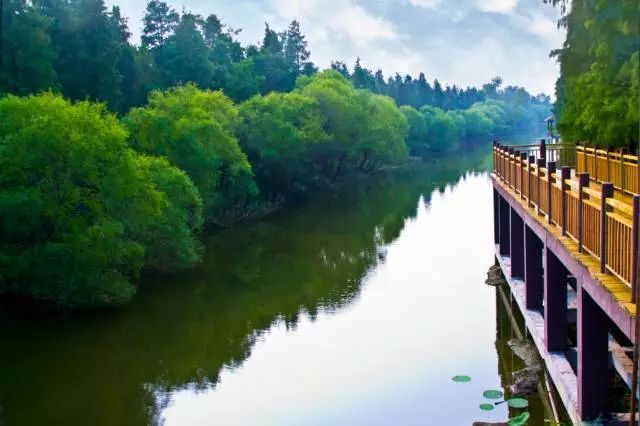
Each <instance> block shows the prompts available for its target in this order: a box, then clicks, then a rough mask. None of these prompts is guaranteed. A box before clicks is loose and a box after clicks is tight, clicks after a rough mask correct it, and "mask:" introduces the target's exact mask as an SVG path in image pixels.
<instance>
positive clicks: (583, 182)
mask: <svg viewBox="0 0 640 426" xmlns="http://www.w3.org/2000/svg"><path fill="white" fill-rule="evenodd" d="M587 187H589V173H580V174H579V175H578V252H579V253H582V244H583V242H584V235H583V232H584V224H583V217H584V210H583V204H584V203H583V202H584V192H583V191H582V189H583V188H587Z"/></svg>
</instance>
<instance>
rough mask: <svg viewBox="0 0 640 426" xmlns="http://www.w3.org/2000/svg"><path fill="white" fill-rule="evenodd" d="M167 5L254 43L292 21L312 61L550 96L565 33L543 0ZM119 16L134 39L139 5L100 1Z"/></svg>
mask: <svg viewBox="0 0 640 426" xmlns="http://www.w3.org/2000/svg"><path fill="white" fill-rule="evenodd" d="M167 2H168V3H169V4H170V5H171V6H173V7H174V8H175V9H176V10H178V11H181V10H183V9H184V10H187V11H191V12H193V13H198V14H201V15H204V16H206V15H209V14H212V13H214V14H216V15H218V17H220V18H221V19H222V21H223V22H224V23H225V24H227V25H228V26H229V27H231V28H234V29H241V30H242V32H241V33H240V35H239V38H240V40H241V41H242V42H243V44H247V43H253V44H255V43H258V42H259V41H260V40H261V39H262V36H263V33H264V25H265V22H268V23H269V25H270V26H271V28H273V29H275V30H277V31H281V30H284V29H285V28H286V27H287V25H288V23H289V22H290V21H291V20H293V19H297V20H298V21H299V22H300V25H301V28H302V31H303V33H304V34H305V36H306V37H307V40H308V42H309V49H310V51H311V60H312V61H313V62H314V63H316V65H318V66H319V67H320V68H328V67H329V66H330V64H331V61H343V62H346V63H347V64H348V65H349V67H350V68H352V66H353V63H354V62H355V60H356V58H358V57H360V58H361V63H362V65H363V66H365V67H367V68H371V69H373V70H377V69H378V68H380V69H382V70H383V71H384V73H385V75H386V76H389V75H395V73H396V72H398V73H400V74H402V75H404V74H407V73H409V74H411V75H414V76H417V75H418V74H419V73H420V72H424V73H425V75H426V76H427V79H428V80H429V81H432V80H434V79H436V78H437V79H438V80H439V81H440V82H441V83H446V84H450V85H453V84H455V85H457V86H462V87H466V86H478V87H479V86H481V85H482V84H484V83H486V82H488V81H489V80H491V78H493V77H495V76H500V77H502V78H503V79H504V82H505V84H508V85H517V86H523V87H525V88H526V89H527V90H529V91H530V92H531V93H534V94H537V93H541V92H542V93H546V94H548V95H551V96H553V92H554V85H555V81H556V79H557V77H558V73H559V68H558V65H557V63H556V61H555V60H554V59H553V58H550V57H549V52H550V51H551V50H553V49H557V48H559V47H561V45H562V42H563V41H564V38H565V33H564V31H563V30H560V29H558V28H557V25H556V22H557V21H558V19H559V17H560V12H559V10H558V9H554V8H553V7H551V6H549V5H547V4H544V3H543V0H377V1H371V0H168V1H167ZM109 3H110V4H116V5H119V6H120V7H121V8H122V10H123V12H124V14H125V15H126V16H127V17H128V18H129V26H130V29H131V31H132V33H133V35H134V39H133V41H134V42H136V43H138V41H139V37H140V32H141V27H142V24H141V22H142V17H143V15H144V8H145V6H146V2H145V1H143V0H110V1H109Z"/></svg>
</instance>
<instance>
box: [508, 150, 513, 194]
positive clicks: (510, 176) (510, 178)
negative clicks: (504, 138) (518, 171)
mask: <svg viewBox="0 0 640 426" xmlns="http://www.w3.org/2000/svg"><path fill="white" fill-rule="evenodd" d="M511 154H513V148H508V149H507V168H508V170H509V172H508V173H507V184H508V185H509V188H511V186H512V184H513V169H512V168H511Z"/></svg>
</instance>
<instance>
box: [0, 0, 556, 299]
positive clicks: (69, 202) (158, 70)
mask: <svg viewBox="0 0 640 426" xmlns="http://www.w3.org/2000/svg"><path fill="white" fill-rule="evenodd" d="M8 4H9V6H8V7H9V8H10V9H11V8H13V9H14V10H13V12H12V13H13V14H12V15H11V16H12V19H11V22H8V23H6V24H7V25H5V26H4V28H5V30H4V32H3V35H2V37H3V38H4V39H3V42H4V45H5V46H7V47H6V48H5V49H4V50H3V54H2V55H0V56H2V57H3V58H2V63H4V64H7V63H12V64H14V66H13V68H12V67H3V68H2V74H0V117H2V120H1V121H0V294H4V295H14V296H19V297H26V298H32V299H34V300H39V301H44V302H46V303H50V304H52V305H55V306H58V307H61V308H65V309H72V310H74V309H86V308H97V307H107V306H117V305H122V304H125V303H127V302H128V301H129V300H130V299H131V298H132V297H133V295H134V294H135V291H136V282H137V281H138V278H139V276H140V274H141V273H142V272H143V271H145V272H146V271H152V272H157V273H167V272H171V271H176V270H181V269H184V268H189V267H191V266H192V265H194V264H196V263H197V262H198V261H199V260H200V258H201V256H202V250H203V248H202V244H201V242H200V235H201V234H202V232H203V230H204V229H206V228H211V227H216V226H229V225H230V224H233V223H236V222H238V221H240V220H244V219H247V218H251V217H258V216H263V215H265V214H268V213H270V212H271V211H273V210H275V209H277V208H279V207H281V206H284V205H286V204H287V202H289V201H291V200H295V199H299V198H304V197H308V196H309V195H310V194H311V193H313V192H316V191H319V190H322V189H326V188H331V187H332V186H333V185H336V184H337V183H339V182H341V181H342V180H344V179H345V178H346V177H347V176H350V175H353V174H362V175H370V174H372V173H375V172H377V171H379V170H383V169H388V168H393V167H399V166H401V165H403V164H406V163H407V162H409V161H410V159H411V158H422V159H424V160H427V161H430V160H432V159H434V158H439V157H444V156H447V155H451V154H454V153H457V152H462V151H467V150H471V149H474V148H479V147H482V146H484V145H486V146H487V147H489V141H490V140H491V139H494V138H499V139H507V138H511V137H514V136H515V135H517V136H519V137H521V136H522V135H524V134H534V133H537V134H540V133H541V132H542V131H543V130H542V129H543V128H544V127H543V123H542V120H543V118H544V117H546V115H548V112H549V110H550V103H549V98H548V97H546V96H544V95H537V96H532V95H530V94H529V93H527V92H526V90H524V89H522V88H519V87H513V86H507V87H504V88H503V87H502V80H501V79H500V78H495V79H494V80H493V81H492V82H490V83H488V84H486V85H485V86H483V88H482V89H476V88H467V89H464V90H461V89H458V88H456V87H455V86H453V87H447V88H446V89H443V88H442V87H441V86H440V84H439V83H438V82H437V80H436V81H435V82H434V85H433V87H432V86H431V85H430V84H429V83H428V82H426V79H425V78H424V74H421V76H420V78H418V79H416V80H413V79H412V78H411V77H409V76H406V77H404V78H402V77H400V78H398V77H399V76H397V77H396V78H395V79H393V78H392V79H389V80H387V81H385V80H384V78H383V77H382V73H381V72H378V73H375V74H374V73H372V72H371V71H369V70H366V69H364V68H362V67H361V66H360V61H357V62H356V65H355V67H354V70H353V72H349V70H348V69H347V68H346V66H345V65H344V64H342V63H334V64H333V66H332V69H330V70H325V71H318V70H317V68H316V67H315V65H313V64H312V63H311V62H309V61H308V58H309V52H308V51H307V49H306V41H305V40H304V36H303V35H302V33H301V32H300V28H299V25H298V24H297V22H295V21H294V22H292V24H291V25H290V26H289V28H288V30H287V31H285V32H283V33H277V32H275V31H273V30H272V29H271V28H269V26H268V25H267V27H266V29H265V37H264V40H263V41H262V43H261V44H260V45H258V46H247V47H243V46H241V45H240V43H238V42H237V41H236V40H235V36H236V35H237V32H236V31H235V30H231V29H229V28H226V27H225V26H224V25H223V24H222V23H221V21H220V20H219V19H218V18H217V17H216V16H215V15H210V16H209V17H207V18H202V17H200V16H196V15H193V14H191V13H188V12H183V13H182V15H178V14H177V13H176V12H175V11H173V10H172V9H171V8H169V7H168V6H167V5H166V4H164V3H162V2H158V1H151V2H149V3H148V7H147V14H146V16H145V20H144V23H145V30H144V33H143V38H142V44H141V46H139V47H136V46H133V45H131V44H130V43H129V37H130V35H129V33H128V29H127V25H126V19H125V18H123V17H122V16H121V15H120V12H119V9H118V8H117V7H114V8H113V9H112V10H111V11H107V9H106V7H105V5H104V3H103V2H102V0H90V1H86V2H83V3H82V4H80V3H76V2H67V1H63V0H60V1H51V2H46V3H42V4H40V3H34V5H31V4H29V3H24V2H21V1H18V0H9V2H8ZM12 37H13V38H12ZM12 40H13V41H14V43H13V44H11V43H12ZM18 41H20V43H18ZM29 43H36V44H34V45H30V44H29ZM83 49H84V50H83ZM96 50H100V51H103V52H106V53H113V55H112V56H109V55H107V54H105V55H102V56H100V58H99V59H100V61H98V58H97V57H96V56H95V54H94V52H95V51H96ZM47 52H49V53H47ZM70 52H73V53H74V54H70ZM82 52H85V53H86V54H85V55H83V54H81V53H82ZM114 52H115V53H114ZM70 61H71V62H73V63H70ZM126 64H128V66H125V65H126ZM7 70H8V71H7ZM78 70H81V71H78ZM87 78H88V80H87ZM96 82H98V83H96ZM134 83H135V84H134ZM127 85H129V86H127ZM96 90H97V91H96ZM144 99H147V100H146V102H145V101H144Z"/></svg>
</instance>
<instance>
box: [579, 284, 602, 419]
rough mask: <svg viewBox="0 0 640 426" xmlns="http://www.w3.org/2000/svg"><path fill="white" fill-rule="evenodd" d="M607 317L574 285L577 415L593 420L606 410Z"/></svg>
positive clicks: (583, 291) (586, 294)
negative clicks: (576, 310)
mask: <svg viewBox="0 0 640 426" xmlns="http://www.w3.org/2000/svg"><path fill="white" fill-rule="evenodd" d="M608 367H609V341H608V323H607V316H606V315H605V313H604V312H603V311H602V309H600V307H599V306H598V305H597V303H596V302H595V301H594V300H593V299H592V298H591V296H589V294H588V293H587V292H586V291H585V290H584V289H583V288H582V286H581V285H580V283H578V413H579V414H580V417H581V418H582V420H585V421H587V420H593V419H595V418H597V417H598V416H599V415H600V414H601V413H604V412H605V410H606V409H607V399H608V398H607V396H608V391H609V386H608V382H607V374H608Z"/></svg>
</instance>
